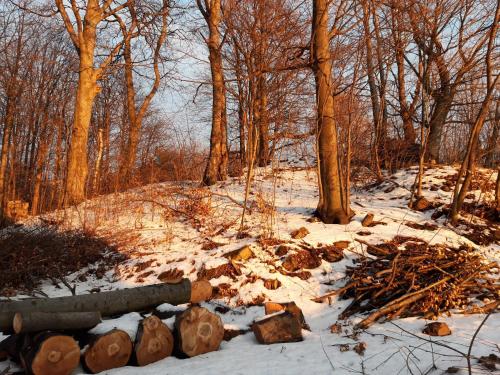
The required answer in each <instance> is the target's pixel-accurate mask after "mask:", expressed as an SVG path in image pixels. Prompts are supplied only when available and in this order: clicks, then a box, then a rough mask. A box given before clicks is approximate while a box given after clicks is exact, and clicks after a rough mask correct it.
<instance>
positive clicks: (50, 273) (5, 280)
mask: <svg viewBox="0 0 500 375" xmlns="http://www.w3.org/2000/svg"><path fill="white" fill-rule="evenodd" d="M124 259H125V257H124V256H123V255H122V254H120V253H119V252H118V251H117V250H116V249H115V248H114V247H112V246H110V245H109V244H108V243H106V241H105V240H103V239H101V238H98V237H95V236H93V235H90V234H88V233H84V232H79V231H66V232H64V231H59V230H57V229H56V228H55V227H50V226H40V227H34V228H31V229H30V228H26V229H25V230H17V231H4V232H3V233H1V234H0V296H7V297H12V296H14V295H15V294H16V293H17V292H18V291H26V292H29V291H33V289H35V288H36V287H37V286H38V285H39V284H40V283H41V282H42V281H43V280H47V279H49V280H52V281H53V282H54V283H56V280H61V279H62V278H64V277H65V276H66V275H68V274H70V273H73V272H77V271H80V270H81V269H82V268H85V267H88V266H91V265H92V266H93V267H91V268H95V269H92V270H89V271H88V273H89V274H90V273H91V272H94V273H95V275H96V277H97V278H100V277H102V275H103V274H104V273H105V271H106V270H108V269H112V268H113V267H114V266H115V265H116V264H118V263H120V262H121V261H123V260H124Z"/></svg>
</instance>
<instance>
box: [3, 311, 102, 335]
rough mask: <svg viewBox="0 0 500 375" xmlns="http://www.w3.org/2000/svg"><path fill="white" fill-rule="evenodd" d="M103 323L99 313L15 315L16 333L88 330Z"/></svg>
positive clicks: (33, 313)
mask: <svg viewBox="0 0 500 375" xmlns="http://www.w3.org/2000/svg"><path fill="white" fill-rule="evenodd" d="M100 322H101V314H100V313H98V312H65V313H43V312H24V313H16V314H15V315H14V321H13V326H14V332H16V333H25V332H40V331H46V330H58V331H62V330H88V329H91V328H94V327H95V326H96V325H98V324H99V323H100Z"/></svg>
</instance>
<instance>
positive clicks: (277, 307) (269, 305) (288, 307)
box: [264, 302, 310, 330]
mask: <svg viewBox="0 0 500 375" xmlns="http://www.w3.org/2000/svg"><path fill="white" fill-rule="evenodd" d="M264 310H265V313H266V315H270V314H274V313H277V312H279V311H288V312H289V313H292V314H293V315H294V316H295V317H296V318H297V319H298V320H299V322H300V325H301V326H302V328H304V329H307V330H310V328H309V325H308V324H307V323H306V319H305V318H304V314H303V313H302V310H301V309H300V307H298V306H297V305H296V304H295V302H282V303H278V302H266V303H265V304H264Z"/></svg>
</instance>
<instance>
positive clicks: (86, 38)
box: [64, 5, 99, 205]
mask: <svg viewBox="0 0 500 375" xmlns="http://www.w3.org/2000/svg"><path fill="white" fill-rule="evenodd" d="M96 17H97V10H96V9H93V8H92V7H91V6H90V5H89V7H88V9H87V13H86V15H85V25H86V26H85V29H84V31H83V40H82V43H80V64H79V70H78V89H77V92H76V99H75V112H74V116H73V131H72V133H71V145H70V148H69V152H68V171H67V175H66V185H65V199H64V202H65V204H66V205H70V204H77V203H80V202H81V201H83V200H84V199H85V185H86V182H87V175H88V160H87V143H88V135H89V128H90V120H91V117H92V108H93V105H94V100H95V97H96V95H97V93H98V92H99V87H98V85H97V74H96V71H95V69H94V50H95V46H96Z"/></svg>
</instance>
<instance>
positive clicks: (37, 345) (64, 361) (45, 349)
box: [22, 334, 80, 375]
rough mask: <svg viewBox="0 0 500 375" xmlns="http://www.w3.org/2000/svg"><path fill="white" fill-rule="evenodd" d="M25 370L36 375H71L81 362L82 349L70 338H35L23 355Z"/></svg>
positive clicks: (52, 336)
mask: <svg viewBox="0 0 500 375" xmlns="http://www.w3.org/2000/svg"><path fill="white" fill-rule="evenodd" d="M22 362H23V363H24V366H25V368H27V369H29V371H31V373H33V374H34V375H69V374H71V373H72V372H73V371H74V370H75V369H76V367H77V366H78V364H79V362H80V347H79V346H78V343H77V342H76V341H75V340H74V339H73V338H72V337H70V336H64V335H58V334H53V335H52V334H51V335H50V336H48V337H47V336H46V335H38V336H35V338H34V340H33V343H32V345H31V346H30V348H25V352H24V353H23V354H22Z"/></svg>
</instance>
